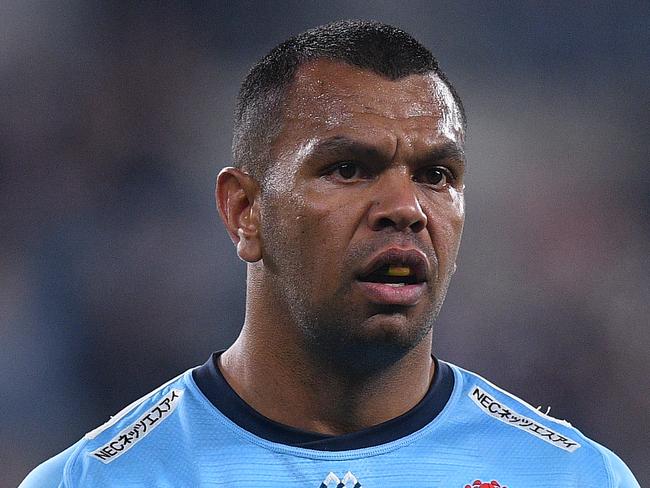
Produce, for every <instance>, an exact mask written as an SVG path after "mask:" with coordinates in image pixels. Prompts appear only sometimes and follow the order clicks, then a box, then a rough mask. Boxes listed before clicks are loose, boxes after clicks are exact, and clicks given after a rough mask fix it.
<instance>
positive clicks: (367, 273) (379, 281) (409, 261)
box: [357, 248, 429, 305]
mask: <svg viewBox="0 0 650 488" xmlns="http://www.w3.org/2000/svg"><path fill="white" fill-rule="evenodd" d="M428 269H429V268H428V261H427V259H426V257H425V255H424V254H423V253H422V252H420V251H417V250H415V249H407V250H404V249H396V248H392V249H388V250H387V251H384V252H382V253H380V254H379V255H377V256H375V257H374V258H373V259H372V260H371V261H370V262H369V263H368V264H366V265H365V266H364V267H363V268H362V270H361V272H360V273H358V275H357V284H358V286H359V287H360V289H361V291H362V292H363V293H364V295H366V297H367V298H368V299H369V300H370V301H371V302H374V303H379V304H385V305H414V304H415V303H417V302H418V301H419V300H420V298H421V297H422V296H423V294H424V292H425V289H426V287H427V284H426V282H427V276H428Z"/></svg>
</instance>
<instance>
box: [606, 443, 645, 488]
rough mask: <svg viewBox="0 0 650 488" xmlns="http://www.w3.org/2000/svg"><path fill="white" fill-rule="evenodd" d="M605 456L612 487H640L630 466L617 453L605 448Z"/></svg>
mask: <svg viewBox="0 0 650 488" xmlns="http://www.w3.org/2000/svg"><path fill="white" fill-rule="evenodd" d="M603 456H604V457H605V462H606V464H607V468H608V470H609V474H610V478H611V480H612V484H611V486H612V488H640V486H639V482H638V481H637V480H636V478H635V477H634V475H633V474H632V471H630V468H628V467H627V465H626V464H625V463H624V462H623V461H622V460H621V458H619V457H618V456H617V455H616V454H614V453H613V452H612V451H610V450H609V449H607V448H603Z"/></svg>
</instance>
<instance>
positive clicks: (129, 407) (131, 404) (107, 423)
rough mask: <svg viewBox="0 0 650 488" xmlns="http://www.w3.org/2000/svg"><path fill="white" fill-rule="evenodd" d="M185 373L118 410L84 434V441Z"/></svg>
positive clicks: (92, 437) (112, 423) (90, 438)
mask: <svg viewBox="0 0 650 488" xmlns="http://www.w3.org/2000/svg"><path fill="white" fill-rule="evenodd" d="M186 373H187V371H185V372H183V373H181V374H179V375H178V376H175V377H174V378H172V379H171V380H169V381H167V382H166V383H164V384H162V385H160V386H159V387H158V388H156V389H155V390H153V391H150V392H149V393H147V394H146V395H144V396H142V397H140V398H138V399H137V400H136V401H134V402H131V403H130V404H129V405H127V406H126V407H124V408H123V409H122V410H120V411H119V412H117V413H116V414H115V415H113V416H112V417H111V418H110V419H109V420H107V421H106V422H104V423H103V424H102V425H100V426H99V427H96V428H94V429H93V430H91V431H90V432H88V433H86V435H84V439H86V440H92V439H94V438H95V437H97V436H98V435H99V434H101V433H102V432H104V431H105V430H106V429H108V428H110V427H112V426H113V425H115V424H116V423H117V422H118V421H119V420H120V419H122V418H123V417H124V416H126V414H128V413H129V412H131V411H132V410H133V409H135V408H136V407H138V406H139V405H140V404H141V403H144V402H145V401H147V400H148V399H149V398H151V397H152V396H153V395H155V394H156V393H158V392H159V391H160V390H162V389H163V388H166V387H167V386H169V385H170V384H172V383H173V382H174V381H176V380H178V379H179V378H181V377H182V376H183V375H184V374H186Z"/></svg>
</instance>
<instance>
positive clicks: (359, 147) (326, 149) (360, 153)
mask: <svg viewBox="0 0 650 488" xmlns="http://www.w3.org/2000/svg"><path fill="white" fill-rule="evenodd" d="M332 154H334V155H345V156H347V155H352V156H357V157H362V158H373V159H382V158H383V159H386V158H387V155H386V154H384V153H382V151H381V150H379V149H377V147H375V146H374V145H372V144H366V143H364V142H361V141H359V140H356V139H351V138H349V137H347V136H333V137H328V138H327V139H323V140H321V141H318V142H317V143H316V144H314V147H313V148H312V150H311V151H310V153H309V156H310V157H318V156H321V155H332Z"/></svg>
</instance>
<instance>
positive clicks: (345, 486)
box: [319, 471, 361, 488]
mask: <svg viewBox="0 0 650 488" xmlns="http://www.w3.org/2000/svg"><path fill="white" fill-rule="evenodd" d="M319 488H361V483H359V482H358V481H357V478H356V477H355V476H354V475H353V474H352V473H351V472H350V471H348V472H347V473H345V476H343V479H340V478H339V477H338V476H336V475H335V474H334V473H332V472H331V471H330V474H328V475H327V476H326V477H325V479H324V480H323V482H322V483H321V484H320V487H319Z"/></svg>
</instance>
